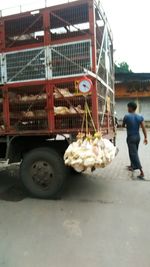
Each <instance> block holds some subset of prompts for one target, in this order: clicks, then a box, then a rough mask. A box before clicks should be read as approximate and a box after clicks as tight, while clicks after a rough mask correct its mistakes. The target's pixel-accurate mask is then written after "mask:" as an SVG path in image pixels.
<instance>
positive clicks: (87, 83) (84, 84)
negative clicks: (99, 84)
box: [79, 78, 93, 94]
mask: <svg viewBox="0 0 150 267" xmlns="http://www.w3.org/2000/svg"><path fill="white" fill-rule="evenodd" d="M92 86H93V84H92V81H91V80H90V79H88V78H83V79H82V80H81V81H80V82H79V91H80V92H81V93H82V94H88V93H89V92H90V91H91V90H92Z"/></svg>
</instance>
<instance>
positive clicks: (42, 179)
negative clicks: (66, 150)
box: [31, 160, 54, 189]
mask: <svg viewBox="0 0 150 267" xmlns="http://www.w3.org/2000/svg"><path fill="white" fill-rule="evenodd" d="M31 177H32V180H33V181H34V183H35V184H37V185H38V186H40V187H42V189H47V188H49V186H50V184H51V181H52V179H53V178H54V173H53V169H52V167H51V165H50V164H49V163H48V162H46V161H43V160H40V161H36V162H34V163H33V164H32V167H31Z"/></svg>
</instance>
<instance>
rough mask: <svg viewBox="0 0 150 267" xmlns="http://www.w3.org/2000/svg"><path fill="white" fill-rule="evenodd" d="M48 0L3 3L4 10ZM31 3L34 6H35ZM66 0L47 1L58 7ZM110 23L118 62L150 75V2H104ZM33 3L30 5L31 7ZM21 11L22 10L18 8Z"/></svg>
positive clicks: (35, 4)
mask: <svg viewBox="0 0 150 267" xmlns="http://www.w3.org/2000/svg"><path fill="white" fill-rule="evenodd" d="M44 1H45V0H36V1H35V0H31V1H28V0H26V1H25V0H11V1H10V0H5V1H4V0H0V9H3V8H9V7H13V6H16V5H22V4H25V6H24V9H25V7H29V6H30V7H31V9H32V8H33V5H34V8H35V7H36V6H37V7H40V5H43V3H44ZM31 2H32V3H33V5H31ZM56 2H63V0H55V1H53V0H47V3H48V4H50V3H52V4H54V3H56ZM101 2H102V4H103V7H104V9H105V12H106V15H107V17H108V20H109V22H110V25H111V28H112V31H113V36H114V48H115V50H116V52H115V60H116V61H117V62H121V61H126V62H127V63H128V64H129V66H130V68H131V69H132V71H134V72H150V31H149V25H150V0H142V1H140V0H101ZM29 3H30V4H29ZM18 10H19V8H18Z"/></svg>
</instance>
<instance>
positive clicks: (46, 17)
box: [0, 0, 114, 136]
mask: <svg viewBox="0 0 150 267" xmlns="http://www.w3.org/2000/svg"><path fill="white" fill-rule="evenodd" d="M80 4H87V5H88V17H89V21H88V22H89V27H90V28H89V33H87V34H85V35H83V36H81V37H80V36H74V37H69V38H68V39H61V40H58V41H57V40H51V37H50V33H49V28H50V13H51V12H55V11H57V10H61V9H65V8H68V7H70V8H74V7H75V6H78V5H80ZM95 9H97V10H98V12H99V14H100V16H101V17H102V20H103V21H104V25H105V31H104V33H103V38H104V34H106V32H107V34H109V36H110V39H111V40H112V34H111V31H110V27H109V24H108V21H107V18H106V16H105V13H104V12H103V10H102V8H101V6H99V5H98V4H97V3H96V2H95V1H94V0H80V1H75V2H70V3H67V4H62V5H57V6H54V7H47V8H44V9H40V10H39V13H40V14H41V15H42V16H43V26H44V42H43V43H41V44H37V43H35V44H27V45H22V46H19V45H18V46H17V47H14V48H6V47H5V30H4V28H3V27H2V25H1V28H2V32H3V34H2V43H1V44H0V57H1V66H2V75H1V76H2V78H1V80H2V83H3V84H2V85H1V87H0V89H1V90H2V91H3V94H4V96H5V97H4V101H3V112H4V117H5V124H6V128H5V131H4V132H5V135H12V136H14V135H35V134H36V135H45V134H46V135H49V134H56V133H58V134H59V133H73V132H77V131H78V130H79V129H77V128H76V129H75V128H72V129H71V128H68V129H67V128H66V129H59V130H57V129H56V127H55V116H54V97H53V90H54V87H55V84H60V83H62V84H63V83H64V84H65V83H68V82H72V83H74V82H75V81H78V80H80V79H81V77H82V76H88V77H90V78H91V79H92V82H93V91H92V95H91V101H92V102H91V103H92V106H91V109H92V116H93V120H94V123H95V126H96V128H97V129H99V128H100V127H101V126H102V130H103V132H105V134H108V135H109V134H110V135H113V134H114V125H113V126H110V125H109V117H110V116H111V117H112V116H113V114H108V113H106V110H105V111H104V112H103V116H104V118H105V125H102V123H101V122H102V121H101V120H100V119H99V107H98V97H99V96H98V89H97V81H100V82H101V84H102V85H104V86H105V88H106V95H107V92H108V91H110V92H111V93H112V94H113V96H114V88H111V87H110V86H109V85H108V73H107V81H106V82H105V81H104V80H103V79H102V78H101V77H99V76H98V66H97V56H96V29H95V20H96V18H95ZM27 15H31V12H25V13H21V14H16V15H12V16H8V17H2V18H0V21H2V24H4V21H9V20H11V19H17V18H20V17H25V16H27ZM87 41H89V42H90V62H91V69H90V70H87V69H85V68H84V69H83V71H82V72H81V73H79V74H75V73H74V74H73V75H64V76H58V77H53V74H52V69H51V68H49V65H51V64H52V55H51V50H52V49H53V48H55V47H59V46H65V45H69V44H76V43H84V42H87ZM102 43H103V42H101V51H100V54H101V52H102ZM40 48H43V49H44V51H45V61H44V62H45V78H44V79H38V80H37V79H36V80H35V79H33V80H27V81H25V80H22V81H17V82H13V81H11V82H10V81H7V72H6V64H7V63H6V62H5V60H4V61H2V57H3V58H4V59H5V58H6V54H11V53H17V52H18V53H19V52H23V51H27V50H30V51H32V50H35V49H37V50H38V49H40ZM100 54H99V60H98V63H100V58H101V57H100V56H101V55H100ZM2 63H3V64H2ZM4 74H5V75H4ZM4 76H5V77H6V78H5V79H4ZM40 84H41V85H43V86H45V88H46V94H47V120H48V128H47V129H42V130H36V131H30V130H27V131H16V130H12V129H11V128H10V117H9V98H8V92H9V90H11V88H16V89H17V88H18V87H19V88H21V87H23V86H29V88H30V87H32V86H34V85H40ZM102 98H105V101H106V97H105V96H103V97H102ZM72 120H74V118H73V117H72ZM50 122H51V123H50ZM0 134H1V132H0ZM3 134H4V133H3Z"/></svg>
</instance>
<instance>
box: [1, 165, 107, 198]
mask: <svg viewBox="0 0 150 267" xmlns="http://www.w3.org/2000/svg"><path fill="white" fill-rule="evenodd" d="M104 187H105V185H104V184H103V183H99V185H98V182H97V179H96V178H95V177H94V175H92V174H90V175H89V174H78V175H70V177H68V179H67V181H66V186H65V189H64V191H63V193H62V194H61V195H60V196H59V197H58V198H57V201H58V200H76V201H81V202H91V201H92V200H94V201H95V195H97V191H98V195H101V193H102V192H103V191H105V190H106V188H104ZM28 197H30V196H29V195H28V194H27V192H26V191H25V189H24V187H23V185H22V183H21V181H20V179H19V174H18V170H17V171H15V172H11V171H10V170H7V171H1V172H0V200H4V201H10V202H17V201H21V200H23V199H25V198H28Z"/></svg>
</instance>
